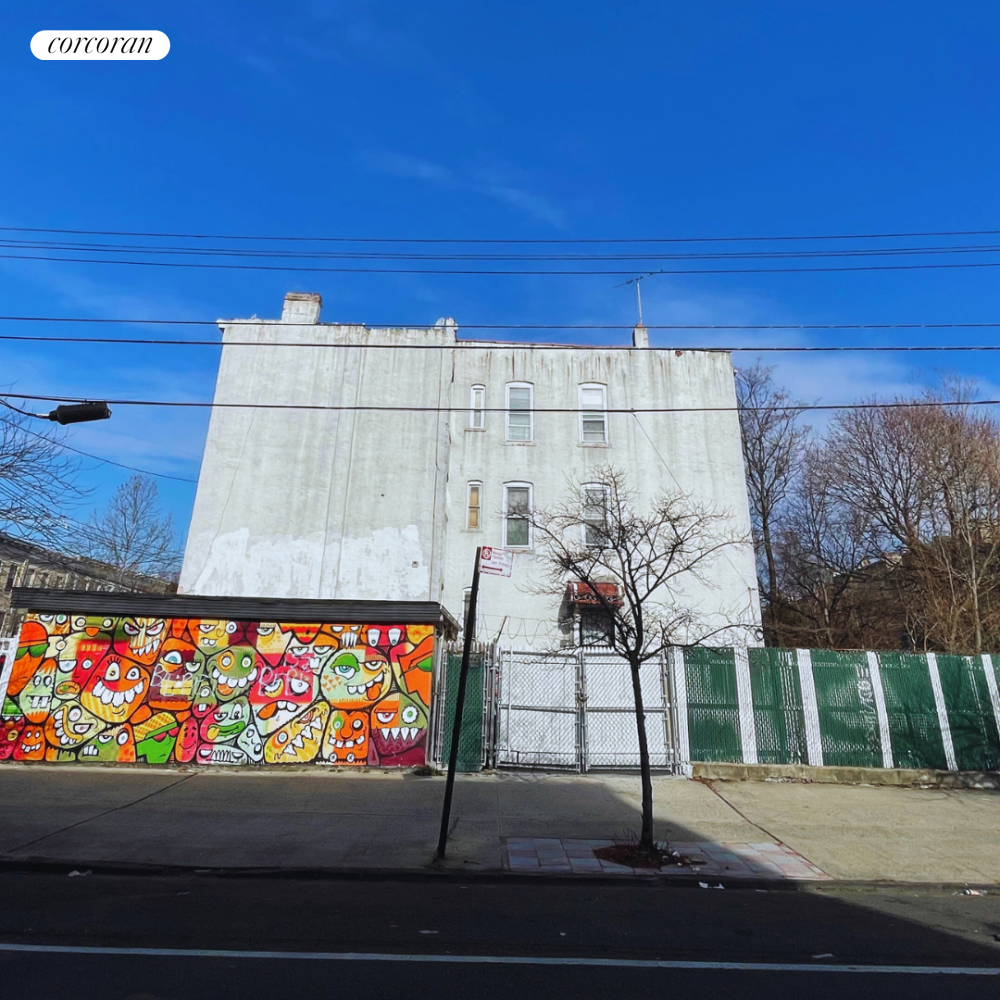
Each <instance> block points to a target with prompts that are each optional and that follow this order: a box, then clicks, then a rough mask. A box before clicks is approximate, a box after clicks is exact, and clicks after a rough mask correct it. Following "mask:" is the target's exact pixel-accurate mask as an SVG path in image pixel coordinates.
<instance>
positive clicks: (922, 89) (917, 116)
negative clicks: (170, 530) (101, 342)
mask: <svg viewBox="0 0 1000 1000" xmlns="http://www.w3.org/2000/svg"><path fill="white" fill-rule="evenodd" d="M136 27H138V28H145V29H154V28H155V29H159V30H162V31H165V32H166V33H167V35H168V36H169V37H170V39H171V45H172V47H171V51H170V54H169V55H168V56H167V58H166V59H164V60H163V61H162V62H40V61H38V60H36V59H34V57H33V56H32V55H31V54H30V51H29V48H28V44H29V41H30V39H31V36H32V35H33V34H34V33H35V32H36V31H38V30H40V29H43V28H52V29H57V28H136ZM998 43H1000V5H998V4H997V3H996V2H995V0H965V2H963V3H961V4H951V5H942V4H939V3H929V2H924V0H906V2H903V0H885V2H879V3H872V2H870V0H869V2H852V0H830V2H809V0H796V2H774V0H755V2H754V3H746V2H743V0H727V2H723V0H717V2H712V0H700V2H699V3H695V4H692V3H683V4H682V3H676V2H659V3H615V4H611V3H605V4H599V3H588V2H583V0H575V2H573V3H569V2H563V0H546V2H544V3H541V4H539V3H537V2H533V3H527V2H525V3H514V2H502V0H501V2H497V3H494V4H490V5H486V4H476V3H469V2H468V0H463V2H443V3H442V2H422V3H419V4H412V3H402V2H396V3H389V2H363V0H352V2H340V0H313V2H294V0H289V2H285V3H282V4H275V3H264V2H252V0H239V2H236V0H213V2H211V3H204V2H184V0H171V2H170V3H154V2H142V0H130V2H127V3H125V2H122V3H111V2H109V3H100V2H87V3H81V2H80V0H73V2H46V0H35V2H34V3H31V4H13V3H8V4H5V5H3V7H2V9H0V92H2V93H3V94H4V95H5V100H4V101H3V102H2V103H0V225H4V226H24V227H52V228H68V229H90V230H100V229H106V230H136V231H151V232H162V231H167V232H190V233H237V234H238V233H243V234H271V235H303V236H355V237H363V236H385V237H454V238H460V237H479V238H483V237H493V238H506V239H573V238H582V237H588V238H636V237H668V236H669V237H674V236H745V235H769V234H830V233H852V232H860V233H869V232H914V231H937V230H986V229H1000V186H998V184H997V177H998V169H997V168H998V166H1000V162H998V161H1000V128H998V121H997V117H998V115H997V108H998V107H1000V82H998V80H1000V76H998V74H997V72H996V67H997V64H998V55H1000V52H998ZM7 235H10V234H7ZM35 238H44V237H37V236H36V237H35ZM897 242H898V245H904V244H905V243H906V242H907V241H905V240H904V241H897ZM910 242H913V241H910ZM956 242H963V240H957V241H956ZM964 242H986V243H989V242H994V238H991V237H986V238H983V239H971V240H966V241H964ZM995 242H997V243H1000V240H995ZM712 248H713V245H706V246H703V247H699V248H698V249H702V250H708V249H712ZM687 249H694V248H687ZM6 252H8V251H4V250H2V249H0V255H2V254H3V253H6ZM975 259H976V260H986V259H989V257H986V256H981V257H976V258H975ZM998 278H1000V274H998V273H997V271H996V270H994V269H991V268H981V269H977V268H970V269H967V270H966V269H955V270H939V271H920V270H914V271H899V272H893V271H883V272H860V273H833V274H831V273H825V274H772V275H759V274H758V275H751V274H731V275H723V274H716V275H698V276H695V275H689V276H670V277H658V278H651V279H648V280H646V281H645V282H644V284H643V299H644V307H645V309H644V311H645V318H646V321H647V322H648V323H684V322H695V323H699V322H702V323H851V322H871V323H882V322H978V321H988V320H998V319H1000V303H998V302H997V293H996V290H995V289H996V286H997V280H998ZM621 280H622V279H621V278H615V277H611V276H607V275H591V276H585V277H584V276H573V277H568V276H549V277H543V276H533V277H510V276H506V277H497V276H492V277H491V276H457V275H452V276H445V275H437V276H428V275H376V274H372V275H338V274H312V275H308V274H302V275H296V274H287V273H280V272H274V273H268V272H239V271H227V270H195V269H181V268H176V269H174V268H138V267H126V266H111V265H108V266H100V265H96V264H82V263H81V264H74V263H53V262H42V261H24V260H12V259H0V314H4V315H23V314H34V315H57V316H58V315H61V316H93V317H127V318H131V317H139V316H142V317H167V318H198V319H214V318H216V317H218V316H250V315H252V314H255V313H256V314H257V315H260V316H275V315H277V314H278V311H279V310H280V306H281V300H282V297H283V295H284V292H285V291H286V290H287V289H290V288H294V289H299V290H312V291H319V292H321V293H322V295H323V299H324V318H325V319H327V320H342V321H346V320H350V321H363V322H367V323H370V324H380V323H389V322H391V323H415V324H418V323H433V322H434V321H435V320H436V319H437V318H438V317H439V316H444V315H449V316H454V317H455V318H456V319H457V320H458V322H459V325H460V326H461V325H462V323H463V322H464V323H529V322H537V323H562V322H566V323H630V322H632V321H633V320H634V317H635V311H634V299H633V296H632V292H631V289H629V288H621V287H615V285H616V284H617V283H618V282H619V281H621ZM0 326H2V327H3V330H2V331H0V332H6V333H17V332H28V333H32V334H37V333H45V332H50V333H56V332H59V333H66V332H69V331H67V330H56V329H54V328H40V327H38V326H34V327H32V328H30V329H29V328H28V327H27V326H26V325H25V326H23V327H20V328H19V327H18V325H16V324H10V323H4V324H0ZM142 329H143V328H129V327H124V328H122V327H119V328H115V329H107V330H100V331H99V330H97V329H95V328H93V327H88V328H87V331H88V332H91V333H97V332H105V333H108V334H109V335H123V336H125V335H129V334H130V333H131V334H137V335H141V331H142ZM80 332H83V331H80ZM209 332H210V333H214V331H211V330H210V331H209ZM189 335H192V336H204V331H201V332H200V333H199V332H194V331H189ZM501 336H502V335H501ZM511 336H512V337H513V336H514V335H511ZM950 337H953V338H955V340H956V341H963V342H966V343H972V342H977V341H978V342H987V341H988V340H989V339H990V337H991V333H990V332H989V331H985V332H981V333H980V334H979V335H978V336H975V335H971V334H970V335H964V334H949V333H941V332H936V333H935V332H924V333H921V332H919V331H917V332H912V331H911V332H905V333H900V334H898V335H890V334H872V333H867V334H865V333H857V334H851V335H849V337H845V335H843V334H838V335H823V334H802V333H790V332H785V333H763V334H754V335H749V334H743V335H740V337H739V342H740V343H744V344H748V345H752V344H754V343H757V344H764V343H769V344H776V343H803V344H821V343H828V342H846V340H847V339H849V340H850V341H851V342H854V343H861V342H866V343H941V342H947V341H948V338H950ZM835 338H836V339H835ZM576 339H577V340H579V341H580V342H591V343H595V342H612V341H613V340H614V339H615V337H614V335H612V334H607V333H603V334H594V335H585V334H578V335H577V336H576ZM653 342H654V343H661V344H662V343H675V342H684V343H689V344H691V343H720V342H726V343H736V342H737V338H736V335H733V334H730V335H725V336H721V337H720V336H718V335H709V334H701V335H699V334H684V335H679V334H670V335H667V334H654V335H653ZM217 356H218V355H217V351H216V350H215V349H214V348H199V349H195V348H177V349H168V348H152V347H131V348H126V347H122V348H116V347H111V346H105V347H102V346H96V345H90V346H84V345H80V346H75V347H74V346H65V345H61V346H59V347H53V346H49V347H46V346H45V345H37V344H36V345H24V344H21V345H18V344H12V343H5V344H4V343H2V342H0V382H2V383H3V384H4V385H7V386H12V385H13V386H15V389H14V391H20V392H27V393H58V394H68V395H91V396H98V397H100V396H108V397H114V396H134V397H150V398H157V397H158V398H176V399H189V400H207V399H210V398H211V394H212V388H213V385H214V378H215V367H216V363H217ZM751 357H752V356H751ZM748 359H749V358H748V356H747V355H740V356H739V360H740V361H746V360H748ZM771 360H772V361H773V362H774V363H776V364H777V365H778V378H779V380H781V381H784V382H785V383H786V384H787V385H788V386H789V387H790V388H791V389H792V391H793V392H795V393H796V394H797V395H799V396H800V397H803V398H806V399H809V400H821V401H824V402H841V401H849V400H851V399H855V398H858V397H860V396H867V395H869V394H871V393H873V392H879V393H882V394H886V395H891V394H893V393H896V392H900V391H907V390H908V389H910V388H911V387H912V385H913V384H914V383H915V382H916V383H920V382H921V381H925V380H932V379H933V378H934V372H935V369H938V368H941V367H947V368H950V369H951V370H954V371H956V372H959V373H962V374H966V375H973V376H975V377H977V378H978V379H979V380H980V385H981V387H982V389H983V391H984V392H986V393H989V394H991V395H992V394H996V395H1000V388H997V387H996V384H995V383H1000V376H998V374H997V373H996V372H995V371H994V365H993V363H992V361H991V358H990V356H986V355H966V356H964V357H963V356H946V357H940V356H939V357H933V356H932V357H927V356H922V355H911V356H905V355H888V354H882V355H875V356H868V357H865V356H854V355H826V356H818V357H817V356H808V355H789V356H778V357H775V358H772V359H771ZM206 422H207V418H206V417H205V415H204V414H203V413H200V412H180V413H178V412H169V413H167V412H164V411H157V410H149V409H133V408H128V407H120V408H118V410H117V411H116V413H115V415H114V417H113V419H112V420H111V421H109V422H107V423H104V424H100V425H85V426H81V427H78V428H76V429H74V430H73V431H72V432H71V434H70V437H69V438H68V440H69V441H70V443H73V444H75V445H76V446H77V447H80V448H84V449H86V450H88V451H91V452H94V453H96V454H100V455H105V456H107V457H111V458H115V459H117V460H119V461H122V462H125V463H129V464H134V465H138V466H142V467H145V468H149V469H152V470H155V471H158V472H162V473H168V474H172V475H176V476H181V477H187V478H191V479H196V478H197V473H198V466H199V461H200V457H201V451H202V446H203V441H204V433H205V425H206ZM88 468H89V471H88V472H87V473H86V477H85V478H86V481H87V483H88V484H89V485H91V486H93V487H94V488H95V492H94V495H93V498H92V499H93V502H94V503H97V504H100V503H102V502H103V501H104V500H106V498H107V496H108V495H109V493H110V491H111V490H112V489H113V488H114V486H115V485H116V484H117V483H118V482H119V481H120V480H121V477H122V476H123V475H126V473H122V472H121V471H120V470H116V469H114V468H112V467H109V466H100V465H95V464H93V463H90V464H89V466H88ZM161 488H162V490H163V492H164V497H165V500H166V502H167V505H168V507H169V508H170V509H171V510H172V511H174V513H175V516H176V518H177V521H178V523H179V525H180V526H181V527H182V528H183V527H186V523H187V519H188V516H189V513H190V507H191V503H192V501H193V497H194V487H193V486H191V485H187V484H184V483H176V482H172V481H169V480H164V481H161Z"/></svg>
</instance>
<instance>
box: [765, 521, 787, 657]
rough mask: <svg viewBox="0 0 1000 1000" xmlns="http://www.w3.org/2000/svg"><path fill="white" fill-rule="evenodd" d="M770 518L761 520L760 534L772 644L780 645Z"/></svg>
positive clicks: (780, 637)
mask: <svg viewBox="0 0 1000 1000" xmlns="http://www.w3.org/2000/svg"><path fill="white" fill-rule="evenodd" d="M770 522H771V519H770V518H769V517H765V518H762V520H761V526H760V527H761V534H762V535H763V539H764V559H765V561H766V562H767V604H768V607H769V608H770V609H771V627H772V628H773V629H774V644H775V645H776V646H780V645H781V639H782V635H781V622H780V621H779V619H778V617H777V616H776V615H775V613H774V605H775V601H777V599H778V573H777V570H776V569H775V566H774V549H773V547H772V545H771V523H770Z"/></svg>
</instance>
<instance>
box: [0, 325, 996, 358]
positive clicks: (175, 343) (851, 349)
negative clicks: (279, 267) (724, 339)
mask: <svg viewBox="0 0 1000 1000" xmlns="http://www.w3.org/2000/svg"><path fill="white" fill-rule="evenodd" d="M647 329H649V328H648V327H647ZM4 340H11V341H19V342H20V341H27V342H29V343H35V344H46V343H51V344H145V345H151V346H156V347H314V348H323V349H352V350H368V349H371V350H386V351H452V350H480V351H492V350H496V349H497V348H510V349H512V350H518V351H649V352H652V353H666V352H668V351H702V352H705V353H709V354H711V353H715V354H734V353H737V352H743V353H746V352H748V351H749V352H752V351H759V352H764V353H778V354H801V353H813V354H829V353H836V352H841V353H843V352H847V353H862V352H865V353H872V352H874V353H902V352H911V353H912V352H915V353H920V352H948V351H1000V344H953V345H942V344H936V345H933V344H932V345H923V344H903V345H894V346H888V345H882V344H875V345H857V346H855V345H851V346H845V345H835V346H819V347H802V346H790V347H780V346H778V347H776V346H773V345H767V346H760V347H758V346H755V345H753V344H744V345H740V346H732V347H724V346H718V345H708V346H706V345H704V344H673V345H669V346H666V347H633V346H632V345H630V344H542V343H538V342H537V341H518V340H496V341H463V340H459V341H456V343H454V344H364V343H359V344H346V343H337V342H333V343H305V342H302V341H296V340H273V341H272V340H181V339H177V340H170V339H166V338H155V337H30V336H27V335H19V334H5V333H0V341H4Z"/></svg>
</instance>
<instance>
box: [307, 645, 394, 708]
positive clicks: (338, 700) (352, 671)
mask: <svg viewBox="0 0 1000 1000" xmlns="http://www.w3.org/2000/svg"><path fill="white" fill-rule="evenodd" d="M388 685H389V664H388V661H387V660H386V659H385V657H384V656H382V654H381V653H378V652H376V651H375V650H373V649H369V648H367V647H364V646H362V647H360V648H357V649H354V650H351V651H350V652H346V651H344V652H340V653H338V654H337V655H336V656H335V657H334V658H333V659H332V660H331V661H330V662H329V663H328V664H327V665H326V666H325V667H324V668H323V673H322V675H321V676H320V688H321V690H322V691H323V697H324V698H326V700H327V701H328V702H329V703H330V704H331V705H333V707H334V708H348V709H351V708H353V709H357V708H361V707H362V706H365V705H369V706H370V705H371V704H372V702H375V701H377V700H378V699H379V698H380V697H381V696H382V693H383V691H384V690H385V688H387V687H388Z"/></svg>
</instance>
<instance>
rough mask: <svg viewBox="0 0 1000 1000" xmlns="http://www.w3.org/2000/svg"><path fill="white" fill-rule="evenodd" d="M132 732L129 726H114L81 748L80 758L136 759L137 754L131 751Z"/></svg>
mask: <svg viewBox="0 0 1000 1000" xmlns="http://www.w3.org/2000/svg"><path fill="white" fill-rule="evenodd" d="M131 741H132V734H131V732H130V731H129V727H128V726H112V728H111V729H105V730H104V732H103V733H98V734H97V736H95V737H94V739H92V740H91V741H90V742H89V743H85V744H84V745H83V746H82V747H81V748H80V754H79V758H78V759H79V760H85V761H88V762H102V761H109V760H115V761H117V760H127V759H131V760H135V754H134V753H129V750H130V749H132V748H131V747H130V743H131Z"/></svg>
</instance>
